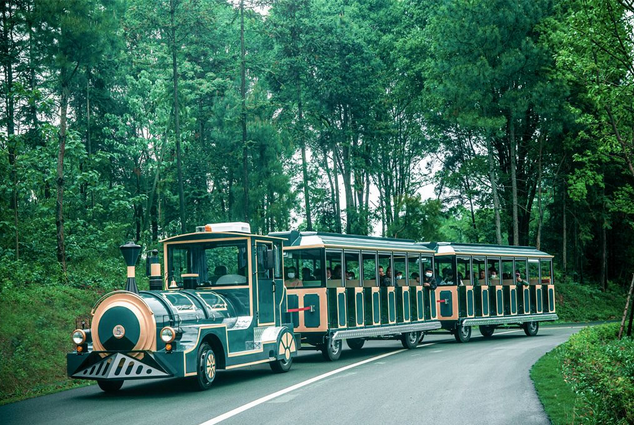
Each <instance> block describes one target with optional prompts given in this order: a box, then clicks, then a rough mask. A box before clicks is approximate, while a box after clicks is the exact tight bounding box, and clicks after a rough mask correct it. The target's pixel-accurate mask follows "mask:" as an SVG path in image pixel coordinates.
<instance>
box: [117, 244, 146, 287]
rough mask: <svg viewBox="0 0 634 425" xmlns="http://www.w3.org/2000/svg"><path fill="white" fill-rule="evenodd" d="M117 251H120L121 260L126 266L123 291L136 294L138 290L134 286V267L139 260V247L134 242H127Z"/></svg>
mask: <svg viewBox="0 0 634 425" xmlns="http://www.w3.org/2000/svg"><path fill="white" fill-rule="evenodd" d="M119 249H120V250H121V254H123V259H124V260H125V263H126V265H127V266H128V282H127V283H126V285H125V290H126V291H130V292H134V293H135V294H138V293H139V288H138V287H137V286H136V277H135V273H134V266H136V262H137V260H138V259H139V254H140V253H141V246H139V245H137V244H135V243H134V242H128V243H127V244H125V245H121V246H120V247H119Z"/></svg>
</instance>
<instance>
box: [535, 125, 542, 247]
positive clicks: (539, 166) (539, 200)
mask: <svg viewBox="0 0 634 425" xmlns="http://www.w3.org/2000/svg"><path fill="white" fill-rule="evenodd" d="M543 146H544V139H543V137H540V138H539V159H538V161H537V209H538V215H539V217H538V220H537V240H536V241H535V247H536V248H537V249H541V246H542V223H543V221H544V210H543V208H542V149H543Z"/></svg>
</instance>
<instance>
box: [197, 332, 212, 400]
mask: <svg viewBox="0 0 634 425" xmlns="http://www.w3.org/2000/svg"><path fill="white" fill-rule="evenodd" d="M196 371H197V374H196V383H197V384H198V389H199V390H201V391H202V390H208V389H209V388H211V384H212V383H213V382H214V379H216V353H214V350H213V348H211V346H210V345H209V344H207V343H206V342H203V343H202V344H201V345H200V348H199V349H198V358H197V360H196Z"/></svg>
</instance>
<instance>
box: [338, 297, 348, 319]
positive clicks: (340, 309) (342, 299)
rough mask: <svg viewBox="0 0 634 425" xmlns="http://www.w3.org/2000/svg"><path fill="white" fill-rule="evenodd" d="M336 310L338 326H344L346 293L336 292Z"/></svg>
mask: <svg viewBox="0 0 634 425" xmlns="http://www.w3.org/2000/svg"><path fill="white" fill-rule="evenodd" d="M337 310H338V313H339V315H338V317H339V326H340V327H344V326H346V294H344V293H341V294H337Z"/></svg>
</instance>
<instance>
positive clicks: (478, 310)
mask: <svg viewBox="0 0 634 425" xmlns="http://www.w3.org/2000/svg"><path fill="white" fill-rule="evenodd" d="M425 245H426V246H427V247H429V248H430V249H433V250H434V251H435V262H434V272H435V275H436V276H438V280H439V286H438V288H437V289H436V297H437V299H438V303H439V306H440V307H439V314H438V319H439V320H440V321H441V323H442V327H443V329H447V330H449V331H450V332H452V333H453V334H454V336H455V338H456V340H457V341H459V342H467V341H469V339H470V338H471V329H472V327H473V326H479V328H480V332H481V334H482V335H483V336H485V337H490V336H491V335H493V333H494V331H495V329H496V327H498V326H500V325H518V326H520V327H521V328H523V329H524V332H525V333H526V335H529V336H533V335H536V334H537V332H538V330H539V323H540V322H545V321H553V320H557V314H556V306H555V286H554V282H553V265H552V258H553V257H552V255H549V254H547V253H545V252H542V251H539V250H537V249H535V248H532V247H525V246H499V245H482V244H458V243H449V242H439V243H427V244H425Z"/></svg>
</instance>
